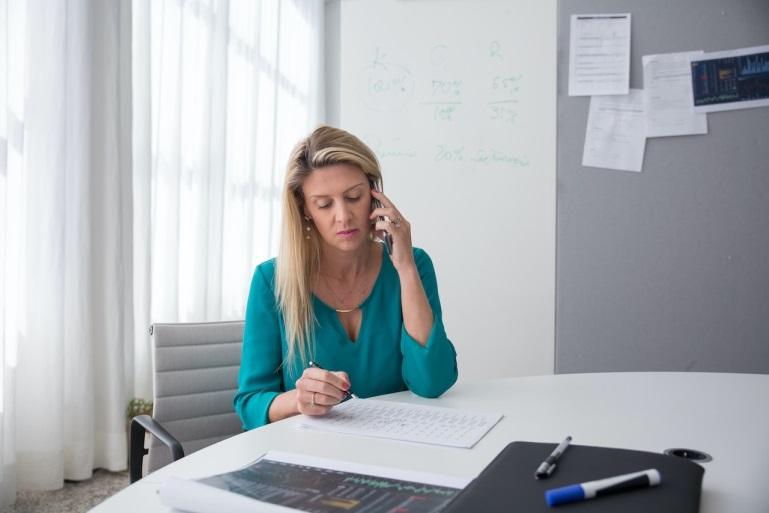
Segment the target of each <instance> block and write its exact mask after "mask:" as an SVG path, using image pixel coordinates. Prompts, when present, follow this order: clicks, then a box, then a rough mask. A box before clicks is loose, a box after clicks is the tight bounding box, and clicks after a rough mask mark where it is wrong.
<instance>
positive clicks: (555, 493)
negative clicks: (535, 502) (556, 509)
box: [545, 484, 585, 506]
mask: <svg viewBox="0 0 769 513" xmlns="http://www.w3.org/2000/svg"><path fill="white" fill-rule="evenodd" d="M584 498H585V490H583V489H582V487H581V486H580V485H578V484H575V485H569V486H562V487H561V488H554V489H552V490H548V491H546V492H545V500H546V501H547V505H548V506H557V505H558V504H566V503H567V502H574V501H581V500H583V499H584Z"/></svg>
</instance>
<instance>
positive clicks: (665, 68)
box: [643, 51, 708, 137]
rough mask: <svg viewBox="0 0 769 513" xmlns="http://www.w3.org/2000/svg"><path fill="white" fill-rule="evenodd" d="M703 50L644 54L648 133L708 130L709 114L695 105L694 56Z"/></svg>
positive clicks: (659, 133)
mask: <svg viewBox="0 0 769 513" xmlns="http://www.w3.org/2000/svg"><path fill="white" fill-rule="evenodd" d="M702 53H703V52H702V51H698V52H682V53H667V54H661V55H644V57H643V75H644V99H645V108H646V137H664V136H672V135H688V134H706V133H708V118H707V114H702V113H699V114H698V113H696V112H694V109H693V108H692V101H693V100H692V79H691V71H690V70H691V66H690V59H691V58H692V57H694V56H697V55H701V54H702Z"/></svg>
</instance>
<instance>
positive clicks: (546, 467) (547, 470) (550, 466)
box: [534, 436, 571, 479]
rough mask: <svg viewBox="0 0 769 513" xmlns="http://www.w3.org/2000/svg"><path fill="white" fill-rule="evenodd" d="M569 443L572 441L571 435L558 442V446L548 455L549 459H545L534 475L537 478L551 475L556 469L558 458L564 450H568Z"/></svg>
mask: <svg viewBox="0 0 769 513" xmlns="http://www.w3.org/2000/svg"><path fill="white" fill-rule="evenodd" d="M569 443H571V437H570V436H567V437H566V438H565V439H564V440H563V442H561V443H560V444H558V447H556V448H555V450H554V451H553V452H552V453H551V454H550V456H548V457H547V459H545V461H543V462H542V464H541V465H540V466H539V467H538V468H537V471H536V472H535V473H534V477H536V478H537V479H543V478H545V477H549V476H550V474H552V473H553V471H554V470H555V462H556V461H558V458H560V457H561V455H562V454H563V453H564V451H566V448H567V447H568V446H569Z"/></svg>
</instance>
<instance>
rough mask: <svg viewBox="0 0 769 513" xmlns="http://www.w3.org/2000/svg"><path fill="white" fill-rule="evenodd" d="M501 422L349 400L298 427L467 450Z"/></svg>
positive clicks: (493, 416) (436, 409)
mask: <svg viewBox="0 0 769 513" xmlns="http://www.w3.org/2000/svg"><path fill="white" fill-rule="evenodd" d="M501 418H502V415H501V414H498V413H477V412H470V411H465V410H456V409H453V408H442V407H438V406H423V405H417V404H409V403H400V402H391V401H378V400H375V399H365V400H361V399H353V400H351V401H347V402H345V403H342V404H341V405H339V406H337V407H335V408H334V409H333V410H332V411H331V412H330V413H329V414H328V415H324V416H322V417H310V416H305V417H303V418H302V420H301V424H300V426H302V427H305V428H310V429H318V430H322V431H334V432H337V433H346V434H352V435H361V436H371V437H376V438H391V439H395V440H403V441H408V442H419V443H425V444H433V445H445V446H449V447H464V448H471V447H473V446H474V445H475V444H476V443H478V441H479V440H480V439H481V438H483V436H484V435H485V434H486V433H488V432H489V430H490V429H491V428H492V427H494V425H496V423H497V422H499V420H500V419H501Z"/></svg>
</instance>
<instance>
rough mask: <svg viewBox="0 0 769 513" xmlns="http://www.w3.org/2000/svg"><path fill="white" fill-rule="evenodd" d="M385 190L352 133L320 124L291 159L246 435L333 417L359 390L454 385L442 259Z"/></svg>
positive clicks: (262, 271)
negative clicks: (419, 243) (288, 422)
mask: <svg viewBox="0 0 769 513" xmlns="http://www.w3.org/2000/svg"><path fill="white" fill-rule="evenodd" d="M379 183H381V174H380V171H379V164H378V163H377V160H376V157H375V156H374V154H373V152H372V151H371V150H370V149H369V148H368V147H367V146H366V145H365V144H363V143H362V142H361V141H360V140H359V139H358V138H357V137H355V136H353V135H351V134H349V133H347V132H345V131H343V130H339V129H336V128H332V127H326V126H324V127H320V128H318V129H317V130H315V131H314V132H313V133H312V134H310V136H309V137H307V138H306V139H304V140H303V141H301V142H300V143H299V144H298V145H297V146H296V148H295V149H294V151H293V152H292V155H291V158H290V160H289V164H288V170H287V172H286V179H285V184H284V188H283V231H282V240H281V246H280V251H279V254H278V258H277V259H272V260H268V261H267V262H264V263H262V264H261V265H259V266H258V267H257V268H256V271H255V272H254V277H253V280H252V282H251V290H250V293H249V297H248V306H247V308H246V326H245V331H244V334H243V356H242V359H241V366H240V373H239V377H238V382H239V384H238V392H237V394H236V395H235V409H236V411H237V412H238V415H239V416H240V418H241V420H242V421H243V426H244V427H245V428H246V429H252V428H255V427H259V426H262V425H264V424H267V423H268V422H274V421H277V420H280V419H284V418H286V417H290V416H292V415H296V414H298V413H303V414H305V415H323V414H325V413H328V412H329V411H330V410H331V408H332V407H333V406H334V405H336V404H339V403H340V402H341V401H342V400H344V399H345V398H346V397H348V395H349V394H350V393H354V394H355V395H357V396H359V397H370V396H374V395H379V394H386V393H390V392H397V391H400V390H405V389H407V388H408V389H410V390H411V391H412V392H414V393H416V394H419V395H421V396H425V397H437V396H439V395H441V394H442V393H443V392H445V391H446V390H447V389H448V388H449V387H450V386H451V385H452V384H454V382H455V381H456V379H457V366H456V353H455V351H454V346H453V345H452V344H451V342H450V341H449V339H448V338H447V337H446V333H445V330H444V328H443V322H442V320H441V305H440V300H439V299H438V289H437V284H436V279H435V271H434V269H433V265H432V262H431V261H430V257H428V256H427V254H426V253H425V252H424V251H422V250H420V249H417V248H412V246H411V226H410V224H409V222H408V221H407V220H406V219H405V218H404V217H403V215H402V214H401V213H400V212H399V211H398V210H397V209H396V207H395V206H394V205H393V203H392V202H391V201H390V200H389V198H387V196H385V195H384V194H382V192H381V191H379V190H377V189H376V188H375V186H376V184H379ZM377 201H378V202H380V203H381V205H380V206H379V207H375V205H376V204H377V203H376V202H377ZM375 232H376V233H378V234H380V235H382V236H385V235H386V234H389V235H390V236H391V239H392V245H391V249H392V254H391V255H390V254H388V251H387V250H385V249H384V245H383V244H380V243H379V242H378V241H376V240H375V237H374V234H375ZM310 361H313V362H317V363H318V364H319V365H322V366H323V368H319V367H312V366H309V362H310ZM324 369H328V370H324Z"/></svg>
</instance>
